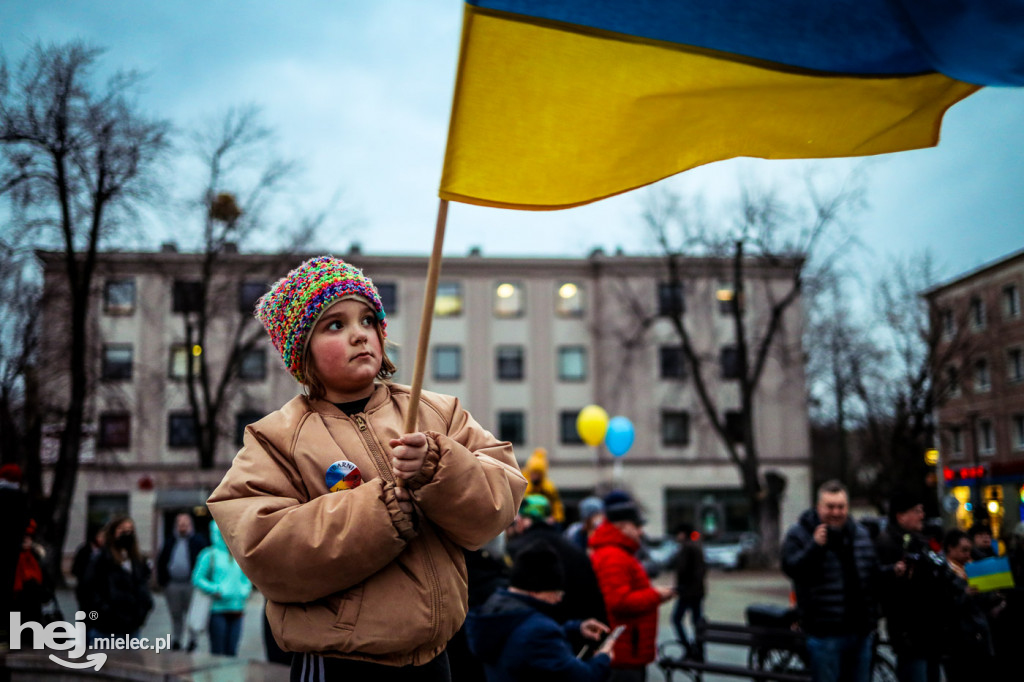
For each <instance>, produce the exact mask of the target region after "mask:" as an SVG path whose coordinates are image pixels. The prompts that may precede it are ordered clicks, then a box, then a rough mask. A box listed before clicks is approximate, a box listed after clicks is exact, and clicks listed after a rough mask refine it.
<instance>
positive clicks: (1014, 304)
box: [1003, 284, 1020, 318]
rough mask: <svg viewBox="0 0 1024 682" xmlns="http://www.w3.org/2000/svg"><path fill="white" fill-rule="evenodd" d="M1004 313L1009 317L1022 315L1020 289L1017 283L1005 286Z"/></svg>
mask: <svg viewBox="0 0 1024 682" xmlns="http://www.w3.org/2000/svg"><path fill="white" fill-rule="evenodd" d="M1003 315H1005V316H1006V317H1008V318H1010V317H1020V290H1019V289H1018V288H1017V285H1016V284H1007V285H1006V286H1005V287H1003Z"/></svg>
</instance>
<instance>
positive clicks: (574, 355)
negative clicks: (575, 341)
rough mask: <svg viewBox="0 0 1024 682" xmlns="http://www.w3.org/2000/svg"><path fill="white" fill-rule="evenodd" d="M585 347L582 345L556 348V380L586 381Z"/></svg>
mask: <svg viewBox="0 0 1024 682" xmlns="http://www.w3.org/2000/svg"><path fill="white" fill-rule="evenodd" d="M586 379H587V349H586V348H584V347H583V346H562V347H561V348H559V349H558V380H559V381H586Z"/></svg>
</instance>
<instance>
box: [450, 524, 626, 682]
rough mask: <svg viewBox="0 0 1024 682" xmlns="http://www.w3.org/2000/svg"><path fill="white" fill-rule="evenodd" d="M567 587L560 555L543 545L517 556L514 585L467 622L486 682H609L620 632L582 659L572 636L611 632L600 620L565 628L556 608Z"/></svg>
mask: <svg viewBox="0 0 1024 682" xmlns="http://www.w3.org/2000/svg"><path fill="white" fill-rule="evenodd" d="M564 588H565V572H564V570H563V568H562V564H561V561H560V560H559V558H558V554H557V553H556V552H555V550H554V549H553V548H552V547H551V546H550V545H548V544H547V543H546V542H543V541H540V542H536V543H534V544H531V545H530V546H528V547H526V548H524V549H523V550H522V551H520V552H519V554H517V555H516V558H515V560H514V562H513V564H512V575H511V576H510V579H509V586H508V587H507V588H504V589H499V590H498V591H497V592H495V593H494V594H492V595H491V597H490V598H489V599H488V600H487V601H486V602H485V603H484V605H483V606H482V607H480V608H479V609H473V610H471V611H470V613H469V617H468V618H467V620H466V634H467V636H468V639H469V648H470V650H471V651H472V652H473V653H474V654H475V655H476V656H477V658H479V659H480V660H481V661H483V664H484V670H485V673H486V675H487V682H513V681H514V680H530V681H532V680H547V679H551V680H560V681H562V680H564V681H565V682H604V681H605V680H607V679H608V676H609V674H610V672H611V662H612V658H613V653H612V650H613V647H614V645H615V639H616V637H617V636H618V634H617V633H614V632H613V633H612V634H610V635H608V636H607V637H605V639H604V642H602V643H601V644H600V646H599V647H598V649H597V651H596V652H595V653H594V655H593V656H592V657H591V658H589V659H587V660H582V657H578V656H577V655H576V653H575V652H574V651H573V650H572V647H571V646H570V644H569V635H570V634H572V633H576V632H579V633H580V634H582V635H583V636H584V637H586V638H588V639H591V640H593V641H595V642H598V641H600V640H601V637H602V636H604V635H606V634H608V632H609V629H610V628H609V627H608V626H607V625H605V624H604V623H602V622H601V621H599V620H597V619H595V618H589V619H587V620H584V621H578V620H571V621H568V622H566V623H564V624H560V623H558V621H556V620H555V619H554V618H552V617H551V610H552V607H554V606H556V605H557V604H558V602H559V601H561V599H562V595H563V594H564ZM618 633H621V629H620V630H619V631H618ZM581 653H582V652H581Z"/></svg>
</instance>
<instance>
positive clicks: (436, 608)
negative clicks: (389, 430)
mask: <svg viewBox="0 0 1024 682" xmlns="http://www.w3.org/2000/svg"><path fill="white" fill-rule="evenodd" d="M353 419H355V422H356V426H358V427H359V433H361V434H362V437H363V442H364V443H366V448H367V449H368V450H369V451H370V456H371V457H372V458H373V461H374V464H375V465H376V466H377V470H378V472H379V473H380V475H381V476H383V477H384V478H385V479H387V480H388V481H390V482H392V483H394V482H395V476H394V474H393V473H392V472H391V467H389V466H388V465H387V461H386V459H385V458H384V453H382V452H381V451H380V450H379V449H378V448H377V443H376V442H374V440H373V436H372V435H370V429H369V427H368V426H367V423H366V419H364V418H363V417H362V415H358V414H357V415H355V417H353ZM440 541H441V540H440V538H437V542H440ZM423 554H424V555H425V556H426V558H427V561H426V564H427V573H428V574H429V577H430V585H431V589H430V603H431V606H432V607H433V613H432V614H431V615H432V617H431V620H432V621H433V626H434V627H433V635H432V636H431V639H432V640H433V639H437V635H438V633H439V632H440V631H441V608H442V603H441V602H442V596H441V583H440V581H439V580H438V577H437V566H436V565H435V564H434V557H433V556H432V555H431V553H430V545H429V544H428V543H426V542H424V543H423Z"/></svg>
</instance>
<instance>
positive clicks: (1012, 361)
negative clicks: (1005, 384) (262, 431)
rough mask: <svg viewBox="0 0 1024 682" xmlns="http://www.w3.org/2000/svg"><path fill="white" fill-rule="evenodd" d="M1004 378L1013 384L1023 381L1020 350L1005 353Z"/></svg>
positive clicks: (1023, 371) (1023, 363)
mask: <svg viewBox="0 0 1024 682" xmlns="http://www.w3.org/2000/svg"><path fill="white" fill-rule="evenodd" d="M1006 378H1008V379H1009V380H1010V381H1011V382H1013V383H1017V382H1019V381H1024V353H1022V352H1021V349H1020V348H1011V349H1010V350H1008V351H1006Z"/></svg>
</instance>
